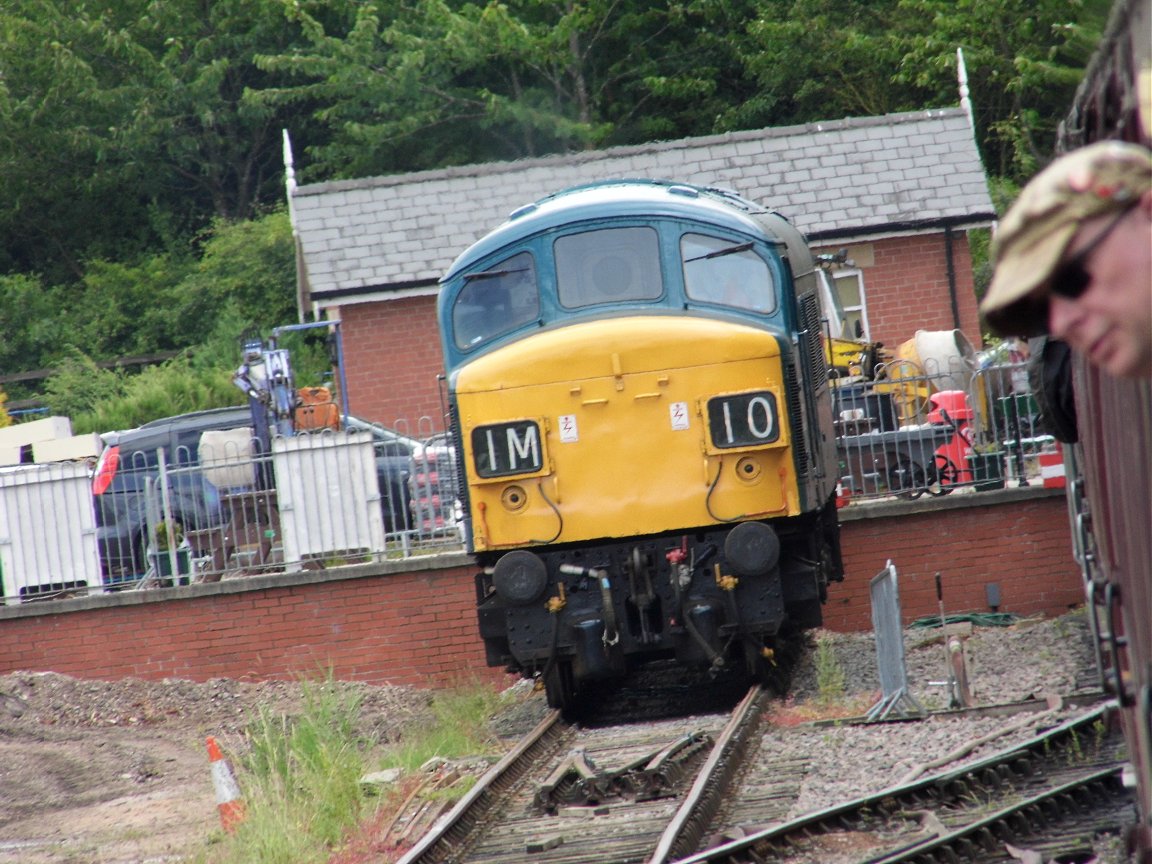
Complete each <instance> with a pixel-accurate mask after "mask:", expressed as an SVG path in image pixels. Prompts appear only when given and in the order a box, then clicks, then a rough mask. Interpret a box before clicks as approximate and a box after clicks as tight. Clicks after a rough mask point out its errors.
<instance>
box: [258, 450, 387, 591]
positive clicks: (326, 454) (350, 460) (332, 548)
mask: <svg viewBox="0 0 1152 864" xmlns="http://www.w3.org/2000/svg"><path fill="white" fill-rule="evenodd" d="M272 464H273V466H274V468H275V471H276V492H277V497H278V500H279V509H280V530H281V533H282V542H283V547H284V561H285V563H286V565H287V566H288V568H289V569H292V568H294V567H298V566H299V562H300V561H301V560H302V559H304V558H313V559H315V558H325V557H346V556H348V555H349V554H354V555H357V556H359V555H369V556H376V555H379V554H382V553H383V552H384V544H385V540H384V520H383V517H382V514H381V511H380V500H381V499H380V488H379V485H378V482H377V479H376V459H375V454H374V451H373V447H372V435H371V433H369V432H366V431H360V430H352V431H343V432H324V433H321V434H313V435H297V436H295V437H291V438H274V439H273V440H272Z"/></svg>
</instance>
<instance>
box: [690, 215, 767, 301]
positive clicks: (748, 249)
mask: <svg viewBox="0 0 1152 864" xmlns="http://www.w3.org/2000/svg"><path fill="white" fill-rule="evenodd" d="M680 258H681V261H682V263H683V266H684V289H685V291H686V292H687V294H688V299H690V300H697V301H700V302H704V303H718V304H720V305H722V306H732V307H734V308H736V309H746V310H748V311H750V312H758V313H761V314H766V313H769V312H773V311H775V309H776V285H775V282H774V280H773V279H772V271H771V270H770V269H769V268H768V262H766V261H765V260H764V259H763V258H761V257H760V256H759V255H757V254H756V252H755V251H754V250H753V249H752V244H751V243H741V242H740V241H737V240H732V239H730V238H727V237H710V236H707V235H705V234H685V235H684V236H683V237H681V238H680Z"/></svg>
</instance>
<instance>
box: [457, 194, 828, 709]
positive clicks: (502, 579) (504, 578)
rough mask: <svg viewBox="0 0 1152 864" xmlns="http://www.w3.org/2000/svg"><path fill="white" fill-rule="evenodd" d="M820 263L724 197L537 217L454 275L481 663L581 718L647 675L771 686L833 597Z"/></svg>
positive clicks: (558, 209)
mask: <svg viewBox="0 0 1152 864" xmlns="http://www.w3.org/2000/svg"><path fill="white" fill-rule="evenodd" d="M819 264H820V262H819V261H818V260H817V258H816V257H815V256H814V255H813V253H812V251H811V249H810V248H809V247H808V244H807V242H806V241H805V238H804V236H803V235H802V234H801V232H800V231H798V230H797V229H796V228H795V227H794V226H793V225H792V224H790V223H789V222H788V221H787V220H786V219H785V218H783V217H782V216H780V215H778V214H776V213H774V212H771V211H770V210H769V209H766V208H765V207H763V206H761V205H759V204H756V203H754V202H751V201H748V200H745V199H743V198H741V197H740V196H738V195H736V194H734V193H732V192H729V191H725V190H719V189H712V188H704V187H700V186H692V185H687V184H680V183H673V182H663V181H647V180H620V181H605V182H601V183H596V184H591V185H588V186H581V187H576V188H572V189H568V190H565V191H562V192H559V193H557V194H554V195H550V196H548V197H545V198H543V199H541V200H539V201H537V202H535V203H532V204H529V205H527V206H524V207H522V208H520V209H518V210H517V211H515V212H514V213H512V214H511V216H510V217H509V218H508V220H507V221H506V222H505V223H504V224H503V225H501V226H499V227H498V228H496V229H495V230H493V231H492V232H491V233H489V234H488V235H487V236H485V237H483V238H482V239H480V240H479V241H477V242H476V243H475V244H473V245H472V246H471V247H470V248H469V249H467V250H466V251H465V252H464V253H463V254H461V255H460V256H459V257H458V258H457V259H456V261H455V262H454V263H453V264H452V266H451V267H450V269H449V270H448V272H447V273H446V274H445V275H444V276H443V278H442V279H441V290H440V294H439V298H438V308H437V315H438V326H439V330H440V337H441V341H442V347H443V356H444V358H445V364H446V369H445V371H446V381H447V394H448V403H449V406H448V407H449V412H450V419H451V428H452V435H453V436H454V443H455V445H456V452H457V453H458V454H459V473H460V488H461V490H462V511H463V524H464V529H465V536H466V539H467V543H468V548H469V551H470V552H471V553H473V554H474V555H475V557H476V560H477V562H478V564H479V565H480V568H481V569H480V571H479V572H478V575H477V578H476V592H477V604H478V616H479V628H480V633H481V635H482V637H483V640H484V644H485V647H486V652H487V661H488V663H489V665H491V666H506V667H508V668H509V670H510V671H515V672H519V673H520V674H522V675H523V676H524V677H535V676H541V677H542V678H543V681H544V686H545V690H546V693H547V697H548V701H549V704H551V705H552V706H554V707H559V708H570V707H572V705H573V704H574V700H575V699H576V698H577V697H578V696H579V694H580V693H581V692H582V691H583V690H584V689H585V688H588V687H590V686H591V685H592V683H593V682H596V681H602V680H605V679H607V680H614V679H619V678H620V677H622V676H624V675H626V674H628V673H629V672H630V671H633V670H635V669H636V668H637V667H639V666H640V665H642V664H645V663H647V662H649V661H658V660H664V661H673V662H674V663H675V664H679V665H680V666H682V667H684V669H685V670H689V669H691V670H698V671H699V673H700V674H702V675H705V674H708V673H712V674H718V673H721V672H722V671H724V672H725V673H733V674H741V675H742V674H744V673H747V674H748V675H750V676H753V677H756V678H759V679H761V680H764V681H769V682H771V681H772V680H774V678H775V676H776V675H777V672H778V670H777V668H776V667H777V664H778V663H779V662H781V656H780V648H781V646H782V644H783V643H784V640H785V639H786V638H791V637H792V636H793V635H794V634H796V633H797V632H800V631H802V630H803V629H805V628H811V627H814V626H818V625H819V624H820V623H821V621H822V610H821V604H822V603H823V602H824V600H825V599H826V596H827V590H828V586H829V583H831V582H837V581H840V580H842V579H843V565H842V561H841V554H840V545H839V526H838V522H837V517H836V507H835V489H836V481H837V475H838V473H839V472H838V470H837V462H836V452H835V439H834V433H833V428H832V410H831V401H830V394H829V387H828V374H827V367H826V362H825V354H824V342H823V336H822V328H821V319H820V311H819V310H820V304H819V297H818V290H819V288H818V286H819V277H820V273H819V269H818V268H819Z"/></svg>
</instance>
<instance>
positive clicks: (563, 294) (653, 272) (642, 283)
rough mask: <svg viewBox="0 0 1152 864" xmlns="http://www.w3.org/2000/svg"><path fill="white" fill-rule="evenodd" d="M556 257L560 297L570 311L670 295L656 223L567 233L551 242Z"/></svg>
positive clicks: (561, 304)
mask: <svg viewBox="0 0 1152 864" xmlns="http://www.w3.org/2000/svg"><path fill="white" fill-rule="evenodd" d="M638 241H640V242H638ZM552 259H553V264H554V267H555V273H556V298H557V300H558V301H559V303H560V306H561V307H562V308H564V309H567V310H576V309H586V308H589V307H592V306H604V305H613V304H621V303H651V302H652V301H654V300H659V299H660V298H661V297H663V296H664V295H665V287H664V281H665V280H664V271H663V267H662V265H661V255H660V231H659V229H658V227H657V226H654V225H613V226H605V227H596V228H590V229H587V230H584V231H576V232H572V233H568V234H562V235H560V236H558V237H556V238H555V239H554V240H553V241H552ZM620 289H622V290H620Z"/></svg>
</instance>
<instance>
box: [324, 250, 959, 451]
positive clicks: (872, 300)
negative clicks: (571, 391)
mask: <svg viewBox="0 0 1152 864" xmlns="http://www.w3.org/2000/svg"><path fill="white" fill-rule="evenodd" d="M871 245H872V247H873V253H874V263H873V264H872V265H870V266H868V267H866V268H864V290H865V293H866V294H867V299H868V322H869V326H870V328H871V335H872V338H873V339H874V340H876V341H880V342H883V343H884V344H885V345H886V346H887V347H888V348H889V349H891V350H893V351H894V350H895V349H896V348H898V347H899V346H900V344H901V343H903V342H905V341H907V340H908V339H911V338H912V336H913V334H915V332H916V331H917V330H952V329H954V328H955V326H956V325H955V323H954V318H953V315H952V300H951V295H950V293H949V288H948V268H947V261H946V258H945V254H944V253H945V245H944V235H943V234H942V233H941V234H932V235H927V236H913V237H896V238H891V239H888V240H878V241H875V242H874V243H873V244H871ZM952 249H953V267H954V268H955V278H956V294H957V303H958V307H959V310H960V329H961V330H963V331H964V334H965V335H966V336H967V337H968V338H969V340H970V341H971V342H972V344H973V345H974V346H975V347H976V348H977V349H979V348H980V346H981V342H980V324H979V317H978V313H977V309H976V295H975V292H974V291H973V287H972V285H973V283H972V258H971V255H970V254H969V250H968V238H967V236H966V235H965V234H964V232H962V231H958V232H956V233H955V234H954V235H953V240H952ZM340 314H341V318H342V320H343V324H342V325H341V326H342V329H343V334H344V358H345V374H346V375H347V377H348V393H349V396H350V399H349V406H350V410H351V411H352V413H353V414H357V415H359V416H361V417H365V418H367V419H370V420H377V421H379V422H381V423H385V424H387V425H390V426H392V425H396V421H397V420H398V419H399V420H403V421H407V423H408V424H410V426H409V428H410V430H411V432H412V434H415V433H416V432H417V431H423V432H424V433H425V434H426V433H427V431H431V430H418V429H417V425H416V424H417V421H418V420H419V419H420V418H421V417H428V418H431V421H432V424H433V427H432V428H433V429H436V430H439V429H442V428H443V424H442V423H441V421H440V416H441V407H440V396H439V390H438V389H437V382H436V376H437V375H440V374H442V373H443V371H444V360H443V356H442V355H441V353H440V342H439V338H438V336H437V332H436V299H435V298H434V297H431V296H429V297H404V298H400V299H398V300H389V301H386V302H384V301H382V302H375V303H357V304H352V305H348V306H343V307H341V312H340ZM401 425H402V424H401Z"/></svg>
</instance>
